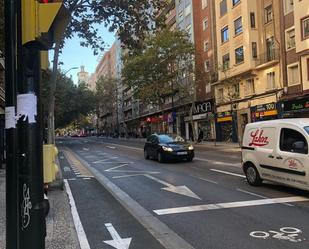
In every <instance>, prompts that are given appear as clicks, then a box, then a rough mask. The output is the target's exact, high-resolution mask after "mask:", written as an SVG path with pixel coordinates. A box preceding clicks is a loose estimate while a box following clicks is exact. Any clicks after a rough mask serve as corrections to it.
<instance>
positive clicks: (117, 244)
mask: <svg viewBox="0 0 309 249" xmlns="http://www.w3.org/2000/svg"><path fill="white" fill-rule="evenodd" d="M104 225H105V227H106V228H107V230H108V232H109V233H110V235H111V236H112V238H113V239H112V240H105V241H103V242H104V243H106V244H108V245H110V246H112V247H114V248H116V249H128V248H129V247H130V244H131V240H132V238H126V239H122V238H121V237H120V235H119V234H118V233H117V231H116V229H115V228H114V227H113V225H112V224H111V223H105V224H104Z"/></svg>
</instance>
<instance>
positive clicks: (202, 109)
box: [193, 101, 213, 114]
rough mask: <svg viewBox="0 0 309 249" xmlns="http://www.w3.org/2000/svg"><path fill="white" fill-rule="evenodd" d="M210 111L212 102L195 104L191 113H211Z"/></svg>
mask: <svg viewBox="0 0 309 249" xmlns="http://www.w3.org/2000/svg"><path fill="white" fill-rule="evenodd" d="M212 110H213V101H205V102H197V103H195V108H194V110H193V113H194V114H201V113H207V112H212Z"/></svg>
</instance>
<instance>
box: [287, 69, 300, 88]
mask: <svg viewBox="0 0 309 249" xmlns="http://www.w3.org/2000/svg"><path fill="white" fill-rule="evenodd" d="M299 83H300V82H299V69H298V64H295V65H292V66H288V85H289V86H292V85H297V84H299Z"/></svg>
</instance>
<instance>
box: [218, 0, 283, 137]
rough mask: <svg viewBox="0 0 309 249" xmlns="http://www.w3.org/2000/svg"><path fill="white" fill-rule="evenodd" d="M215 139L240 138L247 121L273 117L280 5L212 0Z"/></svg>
mask: <svg viewBox="0 0 309 249" xmlns="http://www.w3.org/2000/svg"><path fill="white" fill-rule="evenodd" d="M215 3H216V6H215V9H216V24H217V48H218V53H217V59H218V81H217V82H216V83H215V84H213V86H214V90H215V98H216V106H217V114H216V115H217V120H216V132H217V134H216V135H217V140H218V141H234V142H237V141H239V140H242V134H243V130H244V127H245V125H246V124H247V123H248V122H255V121H259V120H267V119H273V118H276V117H278V107H277V106H278V104H277V103H278V102H279V99H280V97H281V95H282V89H283V84H282V82H283V81H282V67H281V65H282V61H281V60H280V56H279V54H280V52H279V51H280V49H281V45H280V40H281V32H280V15H281V13H280V5H281V3H280V1H278V0H216V2H215Z"/></svg>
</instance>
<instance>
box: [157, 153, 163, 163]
mask: <svg viewBox="0 0 309 249" xmlns="http://www.w3.org/2000/svg"><path fill="white" fill-rule="evenodd" d="M163 161H164V160H163V154H162V153H161V152H158V162H159V163H163Z"/></svg>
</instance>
